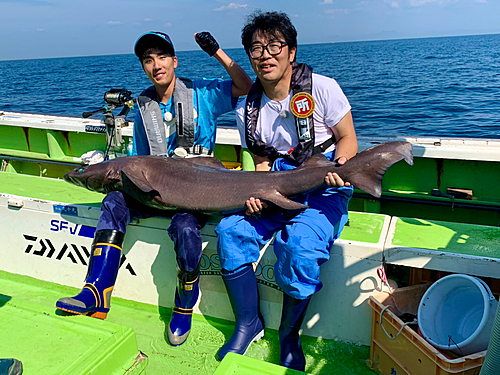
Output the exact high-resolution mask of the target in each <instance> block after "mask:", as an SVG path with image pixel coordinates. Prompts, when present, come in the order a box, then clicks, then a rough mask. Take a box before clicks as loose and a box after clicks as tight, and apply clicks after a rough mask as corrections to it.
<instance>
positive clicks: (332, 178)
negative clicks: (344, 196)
mask: <svg viewBox="0 0 500 375" xmlns="http://www.w3.org/2000/svg"><path fill="white" fill-rule="evenodd" d="M335 161H336V162H337V164H338V165H344V164H345V162H346V161H347V158H346V157H345V156H341V157H339V158H337V159H336V160H335ZM325 182H326V184H327V185H328V186H330V187H342V186H347V187H349V186H351V183H350V182H348V181H346V182H344V180H342V179H341V178H340V176H339V175H338V174H337V173H332V172H328V174H327V175H326V177H325Z"/></svg>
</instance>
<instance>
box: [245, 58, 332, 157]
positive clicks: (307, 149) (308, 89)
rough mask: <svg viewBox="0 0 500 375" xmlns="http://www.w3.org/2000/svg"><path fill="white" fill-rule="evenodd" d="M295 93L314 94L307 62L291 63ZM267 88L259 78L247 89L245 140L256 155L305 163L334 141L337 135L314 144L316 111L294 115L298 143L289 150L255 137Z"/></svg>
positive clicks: (293, 92)
mask: <svg viewBox="0 0 500 375" xmlns="http://www.w3.org/2000/svg"><path fill="white" fill-rule="evenodd" d="M291 89H292V96H294V95H296V94H298V93H301V92H305V93H306V94H309V95H311V96H312V68H311V67H310V66H309V65H306V64H299V63H292V82H291ZM263 91H264V89H263V87H262V83H261V82H260V80H259V79H258V78H257V79H256V81H255V83H254V84H253V86H252V88H251V89H250V92H249V93H248V96H247V99H246V105H245V141H246V144H247V147H248V149H249V150H250V151H251V152H252V153H253V154H255V155H257V156H264V157H268V158H269V159H270V160H271V161H274V160H276V159H277V158H280V157H282V158H285V159H288V160H290V161H293V162H295V163H297V164H302V163H303V162H304V161H305V160H307V159H308V158H310V157H311V156H312V155H313V154H316V153H321V152H323V151H325V150H326V149H327V148H328V147H330V146H331V145H332V144H334V143H335V137H334V136H333V137H332V138H330V139H328V140H327V141H326V142H324V143H322V144H321V145H318V146H316V147H314V139H315V137H314V120H313V114H312V113H311V115H310V116H309V117H307V118H298V117H296V116H294V117H295V124H296V128H297V134H298V136H299V144H298V145H296V146H295V147H293V148H292V149H291V150H290V151H288V153H286V154H282V153H280V152H278V150H276V148H274V147H273V146H270V145H268V144H266V143H264V142H262V141H260V140H258V139H256V138H255V129H256V128H257V120H258V117H259V112H260V103H261V99H262V93H263Z"/></svg>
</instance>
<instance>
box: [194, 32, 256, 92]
mask: <svg viewBox="0 0 500 375" xmlns="http://www.w3.org/2000/svg"><path fill="white" fill-rule="evenodd" d="M194 38H195V40H196V42H197V43H198V44H199V46H200V47H201V49H202V50H203V51H205V52H206V53H208V54H209V55H210V56H213V57H215V58H216V59H217V61H218V62H219V63H220V64H221V65H222V66H223V67H224V69H226V71H227V72H228V74H229V76H230V77H231V79H232V80H233V84H232V85H231V96H233V97H235V98H237V97H239V96H245V95H246V94H248V91H250V88H251V87H252V84H253V82H252V80H251V79H250V77H249V76H248V74H247V73H246V72H245V71H244V70H243V69H242V68H241V67H240V66H239V65H238V64H236V63H235V62H234V61H233V59H231V58H230V57H229V56H228V55H227V54H226V53H225V52H224V51H223V50H222V49H221V48H220V47H219V44H218V43H217V41H216V40H215V39H214V37H213V36H212V35H211V34H210V33H209V32H206V31H204V32H201V33H196V34H194Z"/></svg>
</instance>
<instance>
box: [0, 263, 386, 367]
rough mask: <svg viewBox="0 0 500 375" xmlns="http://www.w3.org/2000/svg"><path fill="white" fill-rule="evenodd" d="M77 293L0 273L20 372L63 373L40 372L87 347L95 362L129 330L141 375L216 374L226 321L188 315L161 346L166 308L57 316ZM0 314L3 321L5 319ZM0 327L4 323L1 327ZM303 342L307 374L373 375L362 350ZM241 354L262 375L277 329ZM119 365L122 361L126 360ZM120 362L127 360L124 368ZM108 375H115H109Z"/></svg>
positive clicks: (1, 298) (6, 344)
mask: <svg viewBox="0 0 500 375" xmlns="http://www.w3.org/2000/svg"><path fill="white" fill-rule="evenodd" d="M77 292H78V290H77V289H75V288H71V287H65V286H61V285H58V284H53V283H49V282H45V281H39V280H36V279H33V278H30V277H26V276H20V275H14V274H10V273H7V272H3V271H0V316H1V321H2V337H5V334H8V336H9V339H8V340H5V339H3V340H0V352H1V353H2V354H3V355H8V356H11V357H16V358H17V359H19V360H21V361H22V362H23V364H25V375H31V374H36V375H45V374H61V373H64V372H42V371H40V369H44V368H49V367H50V366H53V365H56V363H55V362H56V361H59V362H64V361H66V360H67V357H70V355H74V354H75V353H78V352H81V353H87V352H89V351H90V349H88V348H94V349H95V350H94V351H93V352H92V353H93V354H95V355H92V356H90V357H88V361H91V360H93V359H94V360H95V358H96V356H100V357H104V358H106V356H104V355H103V351H102V350H101V349H100V346H99V345H102V344H103V343H105V342H107V341H110V340H111V339H110V338H112V337H113V332H121V333H122V334H123V335H126V334H129V333H130V332H131V331H132V332H133V333H135V337H136V339H137V348H138V350H139V351H141V352H142V353H144V355H145V356H147V367H146V373H147V374H148V375H160V374H161V375H164V374H179V375H183V374H186V375H187V374H196V375H205V374H207V375H208V374H210V375H211V374H214V372H215V371H216V370H218V367H219V366H220V362H218V361H217V360H216V358H215V355H216V353H217V350H218V349H219V348H220V347H221V346H222V345H223V343H224V342H225V340H227V339H228V338H229V337H230V335H231V333H232V329H233V323H231V322H228V321H225V320H220V319H213V318H209V317H205V316H202V315H195V316H194V319H193V329H192V333H191V335H190V336H189V338H188V340H187V341H186V343H184V344H183V345H181V346H178V347H172V346H170V345H169V344H168V342H167V339H166V331H165V329H166V326H167V325H168V322H169V320H170V313H171V311H170V309H164V308H161V307H158V306H152V305H147V304H142V303H137V302H133V301H127V300H123V299H120V298H113V299H112V302H111V304H112V307H111V310H110V313H109V314H108V318H107V319H106V320H105V321H101V320H98V319H93V318H89V317H86V316H70V315H60V314H58V313H56V309H55V302H56V301H57V299H59V298H61V297H65V296H71V295H74V294H76V293H77ZM4 317H8V319H7V320H4ZM47 321H50V323H51V326H52V328H51V330H45V329H44V327H43V325H44V324H45V322H47ZM5 322H8V323H7V327H5ZM35 333H36V334H35ZM116 342H118V340H116ZM302 342H303V347H304V350H305V353H306V361H307V367H306V371H307V372H308V373H311V374H325V375H326V374H328V375H340V374H342V375H345V374H350V375H365V374H366V375H369V374H370V375H374V374H376V373H375V372H373V371H371V370H370V369H369V368H368V366H367V364H366V360H367V359H368V357H369V348H368V347H360V346H356V345H348V344H345V343H340V342H335V341H333V340H322V339H319V338H313V337H307V336H303V337H302ZM92 345H95V347H93V346H92ZM85 350H87V352H85ZM129 351H130V349H129ZM246 356H247V357H249V358H252V359H255V360H258V361H255V363H262V362H261V361H266V362H268V363H262V369H263V371H262V373H266V372H264V369H266V368H269V366H268V364H274V365H277V364H278V363H279V345H278V334H277V331H275V330H271V329H268V330H266V334H265V336H264V339H262V340H260V341H259V342H257V343H254V344H252V346H251V347H250V349H249V350H248V352H247V355H246ZM121 362H126V359H124V360H122V361H121ZM143 362H144V361H143ZM143 362H141V363H143ZM84 363H85V364H86V363H87V360H85V361H82V366H83V365H84ZM127 364H130V362H127V363H126V364H125V365H124V366H127ZM57 365H59V364H58V363H57ZM61 366H63V365H61ZM142 366H144V364H142ZM137 367H138V368H140V366H137ZM33 368H36V371H33ZM222 370H223V368H222V369H221V371H222ZM88 373H89V374H90V373H91V374H98V373H97V372H88ZM138 373H140V372H138ZM71 374H79V373H78V372H71ZM85 374H87V373H85ZM116 374H120V372H116ZM130 374H135V373H134V372H131V373H130ZM217 374H224V372H222V373H221V372H218V373H217ZM108 375H115V373H114V372H109V373H108Z"/></svg>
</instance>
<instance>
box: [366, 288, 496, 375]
mask: <svg viewBox="0 0 500 375" xmlns="http://www.w3.org/2000/svg"><path fill="white" fill-rule="evenodd" d="M429 286H430V284H426V285H414V286H410V287H406V288H400V289H396V290H395V291H394V292H393V297H392V296H391V295H390V294H389V293H385V292H382V293H378V294H376V295H374V296H371V297H370V299H369V301H368V304H369V305H370V307H371V308H372V338H371V345H370V360H369V366H370V367H371V368H372V369H373V370H376V371H378V372H380V374H381V375H431V374H432V375H444V374H459V375H478V374H479V372H480V370H481V366H482V364H483V362H484V359H485V356H486V351H482V352H478V353H474V354H469V355H468V356H464V357H458V358H448V357H447V356H445V355H444V354H443V353H441V352H440V351H439V350H437V349H436V348H434V347H433V346H432V345H430V344H429V343H428V342H427V341H426V340H425V339H424V338H423V337H422V336H420V335H419V334H418V333H416V332H415V331H414V330H413V329H411V328H410V327H408V326H405V327H404V328H403V330H402V332H401V334H400V335H399V336H398V337H396V338H395V339H391V338H389V337H388V336H387V334H386V333H385V332H384V330H383V329H382V327H381V326H380V314H381V312H382V310H383V309H384V307H385V306H387V305H391V306H393V307H395V304H394V300H396V303H397V306H398V307H399V309H400V310H401V313H410V314H414V315H416V313H417V310H418V305H419V303H420V300H421V299H422V296H423V295H424V293H425V291H426V290H427V288H428V287H429ZM382 322H383V325H384V328H385V330H386V331H387V333H388V334H389V335H390V336H391V337H395V336H396V335H397V333H398V332H399V330H400V329H401V327H402V326H403V324H404V323H403V321H402V320H401V319H399V318H398V317H397V316H396V314H395V310H393V309H392V308H388V309H386V310H385V311H384V314H383V320H382Z"/></svg>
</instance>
